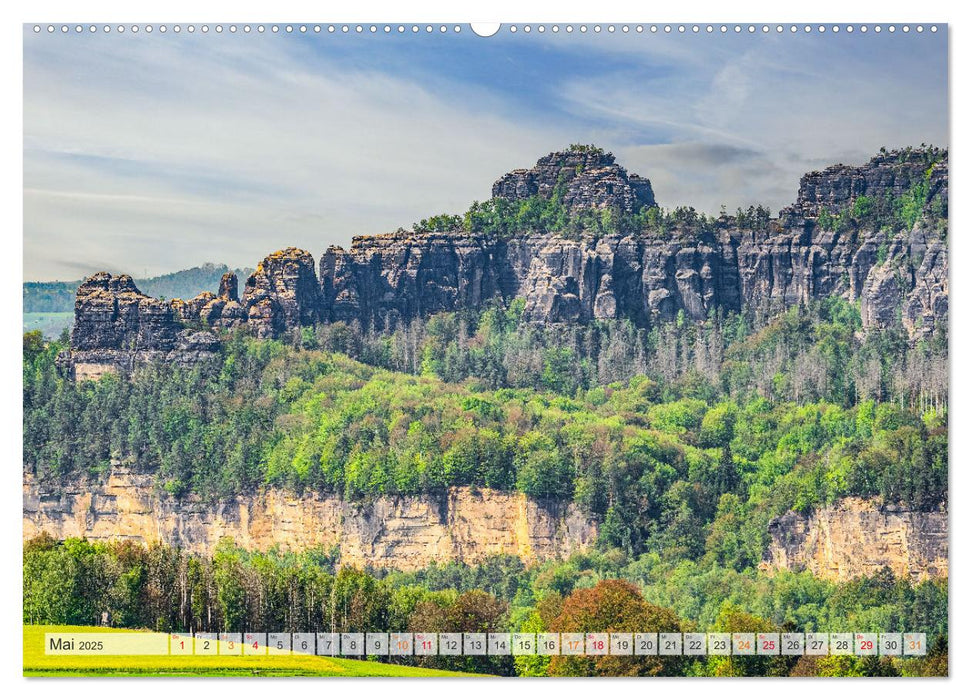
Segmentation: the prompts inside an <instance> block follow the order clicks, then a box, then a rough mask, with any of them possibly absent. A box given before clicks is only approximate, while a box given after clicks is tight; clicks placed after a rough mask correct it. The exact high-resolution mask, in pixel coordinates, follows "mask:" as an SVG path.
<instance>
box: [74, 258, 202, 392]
mask: <svg viewBox="0 0 971 700" xmlns="http://www.w3.org/2000/svg"><path fill="white" fill-rule="evenodd" d="M208 296H209V297H211V296H212V295H211V294H210V295H208ZM200 297H201V298H200ZM200 297H196V299H194V300H192V301H190V302H183V301H182V300H181V299H174V300H172V301H163V300H161V299H154V298H152V297H149V296H146V295H144V294H142V293H141V292H140V291H139V290H138V288H137V287H136V286H135V283H134V282H133V281H132V278H131V277H129V276H128V275H118V276H116V277H113V276H111V275H109V274H108V273H106V272H100V273H98V274H96V275H94V276H92V277H89V278H88V279H87V280H85V281H84V283H83V284H82V285H81V286H80V287H79V288H78V293H77V300H76V302H75V306H74V318H75V324H74V330H73V331H72V333H71V350H70V351H66V352H65V353H62V357H61V358H59V359H60V361H61V363H62V365H64V366H66V368H67V369H68V370H69V371H70V372H71V373H72V375H73V376H74V377H75V378H77V379H97V378H98V377H100V376H101V375H102V374H104V373H105V372H106V371H112V370H117V369H121V370H123V371H130V370H131V369H133V368H134V367H135V365H137V364H144V363H148V362H156V361H161V362H175V363H179V364H193V363H196V362H200V361H204V360H206V359H209V358H212V357H213V356H214V352H215V351H216V350H217V349H218V347H219V341H218V340H217V338H216V336H215V335H214V334H213V333H212V332H210V331H208V330H196V329H192V328H190V327H187V326H186V324H185V321H186V320H190V319H191V318H196V319H198V317H199V312H198V311H197V309H201V308H202V307H203V302H204V301H207V300H208V297H206V296H205V295H200ZM193 313H194V314H195V316H194V317H193V316H192V314H193ZM186 314H188V315H186Z"/></svg>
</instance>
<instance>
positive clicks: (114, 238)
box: [24, 34, 947, 279]
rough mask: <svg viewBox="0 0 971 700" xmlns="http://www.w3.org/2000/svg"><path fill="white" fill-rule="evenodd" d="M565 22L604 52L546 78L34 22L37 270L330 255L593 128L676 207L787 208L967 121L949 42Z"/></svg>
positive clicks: (136, 268) (449, 207) (454, 201)
mask: <svg viewBox="0 0 971 700" xmlns="http://www.w3.org/2000/svg"><path fill="white" fill-rule="evenodd" d="M871 38H872V37H868V38H867V40H869V39H871ZM346 39H348V40H351V39H352V38H346ZM538 39H540V37H533V38H532V39H527V41H536V40H538ZM563 39H564V37H557V38H556V39H552V38H546V39H542V40H541V41H538V42H537V43H536V44H534V46H536V47H537V49H536V50H537V51H543V50H544V47H547V48H550V47H554V46H556V47H558V49H564V48H568V49H569V50H572V51H575V52H585V53H583V59H584V62H583V63H582V67H583V69H582V70H576V71H575V72H571V71H570V70H562V71H561V70H558V67H557V66H556V65H555V64H554V65H551V67H550V68H549V75H548V80H546V81H545V82H544V84H543V85H536V86H534V87H527V88H524V86H523V85H516V86H513V85H509V86H506V85H504V84H502V83H501V81H499V82H496V83H491V84H488V85H487V84H485V82H483V83H481V84H479V83H476V82H475V81H467V82H465V83H463V82H462V81H461V75H459V77H458V78H457V77H456V74H455V72H452V73H451V74H450V75H449V76H448V77H446V75H445V74H446V73H448V71H447V70H445V68H446V67H447V66H446V64H447V62H448V61H449V60H450V56H449V54H447V53H444V52H443V54H442V62H443V64H442V69H441V71H440V72H441V75H436V74H433V75H431V76H425V79H422V78H420V77H418V75H419V73H418V72H417V71H408V70H404V69H403V68H402V66H400V65H398V66H395V65H393V64H388V65H385V66H384V68H382V69H379V68H378V66H379V65H380V63H379V62H376V61H372V60H370V58H371V57H370V56H369V55H368V54H366V53H361V54H358V55H354V56H351V57H348V56H346V55H345V56H344V57H343V58H341V57H338V56H337V55H336V54H333V55H332V54H327V55H324V54H323V53H322V52H319V51H313V50H312V48H311V47H310V46H309V44H308V43H306V42H300V41H297V40H295V39H294V38H290V37H272V36H262V37H257V36H250V37H243V36H232V37H231V36H206V37H202V36H197V37H187V36H183V37H178V38H175V37H162V36H138V37H133V36H124V37H121V36H111V37H104V36H100V35H95V36H92V37H88V36H79V37H71V36H68V37H58V36H53V37H48V36H44V35H41V36H34V35H32V34H28V35H26V36H25V67H24V123H25V127H24V130H25V133H24V149H25V150H24V186H25V193H24V221H25V225H24V269H25V276H26V278H28V279H45V278H56V277H60V278H69V279H71V278H77V277H79V276H80V274H82V272H93V271H95V270H97V269H100V268H101V267H105V266H110V267H112V269H115V270H129V271H133V272H134V273H136V274H144V273H145V271H147V272H148V273H149V274H153V273H161V272H166V271H171V270H173V269H179V268H182V267H186V266H190V265H194V264H199V263H201V262H204V261H207V260H208V261H213V262H225V263H227V264H229V265H237V266H244V265H249V266H251V265H254V264H255V263H256V262H257V261H259V260H260V259H261V258H262V257H263V256H265V255H266V254H267V253H269V252H271V251H272V250H275V249H278V248H282V247H285V246H288V245H297V246H301V247H304V248H307V249H308V250H310V251H311V252H312V253H313V254H314V255H315V256H319V255H320V253H321V252H322V251H323V250H324V249H325V248H326V247H327V246H328V245H330V244H347V243H348V242H349V241H350V238H351V236H353V235H357V234H361V233H375V232H380V231H386V230H391V229H394V228H396V227H398V226H409V225H410V224H411V223H412V222H413V221H415V220H417V219H419V218H421V217H423V216H427V215H429V214H432V213H438V212H442V211H453V212H459V211H462V210H464V209H465V208H466V207H467V205H468V204H469V202H470V201H471V200H473V199H484V198H486V197H488V196H489V193H490V186H491V184H492V182H493V180H494V179H495V178H497V177H498V176H499V175H501V174H502V173H504V172H506V171H508V170H509V169H511V168H514V167H524V166H528V165H530V164H531V163H532V162H534V160H535V159H536V158H537V157H539V156H541V155H544V154H545V153H547V152H549V151H551V150H554V149H556V148H559V147H562V146H564V145H566V144H569V143H572V142H578V141H580V142H596V143H599V144H600V145H603V146H605V147H606V148H608V149H610V150H613V151H614V153H615V154H616V155H617V158H618V161H619V162H620V163H621V164H623V165H625V166H627V167H628V168H629V169H630V170H631V171H634V172H639V173H640V174H641V175H644V176H646V177H649V178H651V180H652V182H653V183H654V187H655V192H656V193H657V196H658V200H659V201H660V202H661V203H662V204H663V205H667V206H672V205H676V204H692V205H694V206H696V207H697V208H699V209H701V210H704V211H710V212H713V211H717V209H718V207H719V206H720V205H722V204H725V205H727V206H728V208H729V209H734V208H735V207H736V206H747V205H748V204H752V203H757V202H760V203H765V204H769V205H770V206H772V207H773V208H776V209H777V208H779V207H780V206H782V205H784V204H786V203H788V202H789V201H791V200H792V198H793V197H794V195H795V191H796V188H797V186H798V180H799V176H800V175H801V174H802V173H803V172H805V171H806V170H809V169H813V168H818V167H822V166H825V165H827V164H829V163H831V162H834V161H839V160H843V161H844V162H860V161H863V160H865V159H866V158H867V157H868V156H869V155H871V154H872V153H873V152H875V151H876V150H877V149H878V148H879V147H880V146H882V145H887V146H895V145H903V144H908V143H913V144H916V143H920V142H921V141H933V142H936V143H944V142H945V140H946V137H947V131H946V130H947V113H946V104H945V99H946V92H945V90H946V83H945V81H944V78H945V76H944V75H943V74H942V72H943V68H942V66H943V65H946V64H945V63H943V55H940V56H939V55H938V54H943V52H941V51H937V52H930V53H928V54H927V55H913V56H912V55H908V54H907V53H906V52H905V51H900V50H891V48H888V45H887V44H874V48H873V51H872V55H870V54H868V53H866V52H863V51H855V52H854V51H851V50H849V49H848V48H846V47H843V46H841V45H840V44H839V42H828V43H827V42H823V41H816V42H813V41H809V40H808V39H807V38H806V37H788V36H785V37H752V38H751V39H750V40H746V37H690V38H689V37H660V36H658V37H647V36H644V37H640V36H639V37H625V38H623V39H621V37H612V38H610V39H609V40H608V38H607V37H601V38H600V39H598V40H594V39H593V37H587V38H586V39H583V40H581V41H573V42H570V41H563ZM576 39H580V38H579V37H576ZM897 39H899V40H901V41H910V40H911V38H904V37H898V38H897ZM335 40H337V41H341V39H340V38H338V37H335ZM503 41H507V42H511V41H512V40H511V39H509V40H507V39H504V40H503ZM507 45H510V46H511V44H507ZM335 46H337V45H336V44H335ZM362 46H366V45H362ZM821 48H825V50H824V51H823V50H820V49H821ZM365 50H366V49H365ZM537 55H538V54H537ZM601 59H602V61H601ZM400 60H401V61H406V60H408V59H407V53H402V54H401V59H400ZM574 63H576V62H574ZM601 66H602V67H601ZM426 70H427V69H426ZM499 70H500V67H499V66H497V67H496V71H499ZM507 70H508V69H507ZM935 71H936V72H935ZM406 76H410V77H406ZM524 89H526V90H529V89H534V90H535V94H534V95H527V96H525V97H529V96H531V97H533V98H534V99H533V102H532V104H530V105H529V109H520V107H521V105H522V103H523V100H524V95H523V93H522V91H523V90H524ZM543 100H546V102H542V101H543Z"/></svg>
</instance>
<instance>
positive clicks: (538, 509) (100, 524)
mask: <svg viewBox="0 0 971 700" xmlns="http://www.w3.org/2000/svg"><path fill="white" fill-rule="evenodd" d="M23 504H24V505H23V530H24V532H23V535H24V538H25V539H27V538H31V537H35V536H37V535H39V534H41V533H42V532H46V533H47V534H49V535H51V536H53V537H55V538H58V539H62V538H66V537H87V538H88V539H90V540H117V539H123V540H133V541H136V542H142V543H151V542H163V543H166V544H170V545H177V546H181V547H183V548H185V549H188V550H190V551H193V552H196V553H203V552H211V551H212V550H213V549H214V548H215V546H216V545H217V544H218V542H219V540H220V539H221V538H224V537H228V538H231V539H233V540H234V541H235V542H236V543H237V544H238V545H239V546H241V547H244V548H246V549H251V550H261V551H265V550H267V549H269V548H271V547H274V546H278V547H280V548H282V549H286V550H302V549H307V548H311V547H325V548H328V549H329V548H330V547H334V546H336V547H338V548H339V551H340V559H341V563H342V564H346V565H355V566H372V567H376V568H380V567H385V568H396V569H401V570H410V569H417V568H422V567H425V566H428V565H429V564H431V563H432V562H435V561H437V562H445V561H451V560H459V561H465V562H475V561H478V560H480V559H482V558H483V557H485V556H486V555H489V554H498V553H502V554H512V555H515V556H518V557H520V558H521V559H523V560H524V561H536V560H542V559H550V558H563V557H566V556H568V555H569V554H570V553H572V552H574V551H577V550H581V549H584V548H586V547H588V546H590V545H592V544H593V542H594V540H595V539H596V536H597V528H596V525H595V523H593V522H592V521H590V520H588V519H587V518H585V517H584V516H583V515H582V514H581V513H580V511H579V510H578V509H577V508H576V506H574V505H572V504H564V503H557V502H539V501H535V500H531V499H528V498H526V497H525V496H523V495H522V494H513V493H503V492H497V491H490V490H489V489H479V490H477V489H471V488H454V489H451V490H450V491H449V492H448V494H447V495H446V496H444V497H442V498H440V499H437V498H435V497H432V496H422V497H394V498H392V497H383V498H378V499H376V500H374V501H371V502H368V503H365V504H353V503H348V502H346V501H343V500H341V499H340V498H338V497H336V496H323V495H319V494H309V495H304V496H297V495H294V494H291V493H287V492H285V491H280V490H274V489H270V490H267V491H264V492H261V493H257V494H253V495H246V496H237V497H235V498H233V499H231V500H229V501H225V502H222V503H219V504H215V505H214V504H208V503H204V502H202V501H200V500H198V499H197V498H194V497H190V498H186V499H181V500H177V499H174V498H172V497H171V496H169V495H168V494H166V493H165V492H164V491H160V490H158V489H156V488H155V486H154V481H153V476H152V475H151V474H142V473H137V472H133V471H131V470H128V469H125V468H122V467H119V466H116V467H115V468H114V469H113V470H112V472H111V473H110V474H109V475H108V478H107V479H106V480H105V481H96V480H85V479H79V480H74V481H67V482H57V483H55V482H44V481H39V480H38V479H36V478H35V477H34V475H33V474H31V473H29V472H25V473H24V485H23Z"/></svg>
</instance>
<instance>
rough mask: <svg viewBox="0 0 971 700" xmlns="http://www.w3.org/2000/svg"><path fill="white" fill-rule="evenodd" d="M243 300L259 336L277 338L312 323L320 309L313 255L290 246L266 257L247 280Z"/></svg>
mask: <svg viewBox="0 0 971 700" xmlns="http://www.w3.org/2000/svg"><path fill="white" fill-rule="evenodd" d="M242 303H243V308H244V309H245V310H246V317H247V323H248V324H249V326H250V327H251V328H252V329H253V332H254V333H255V334H256V337H258V338H276V337H279V336H280V335H283V334H284V333H285V332H286V331H287V330H288V329H292V328H299V327H300V326H309V325H313V324H314V323H316V322H317V319H318V314H319V310H320V284H319V283H318V281H317V273H316V271H315V270H314V259H313V256H312V255H311V254H310V253H308V252H307V251H305V250H300V249H299V248H287V249H286V250H281V251H278V252H276V253H273V254H272V255H269V256H267V257H265V258H264V259H263V262H261V263H260V264H259V265H257V267H256V270H255V271H254V272H253V274H251V275H250V276H249V279H247V280H246V290H245V291H244V292H243V302H242Z"/></svg>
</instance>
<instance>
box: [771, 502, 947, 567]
mask: <svg viewBox="0 0 971 700" xmlns="http://www.w3.org/2000/svg"><path fill="white" fill-rule="evenodd" d="M947 531H948V528H947V510H946V509H942V510H937V511H930V512H919V511H911V510H907V509H906V508H904V507H902V506H888V505H883V504H881V503H880V502H879V501H866V500H863V499H860V498H845V499H843V500H841V501H840V502H838V503H837V504H835V505H833V506H829V507H827V508H823V509H821V510H818V511H815V512H813V513H812V514H810V515H800V514H799V513H792V512H790V513H787V514H786V515H784V516H782V517H781V518H776V519H775V520H773V521H772V523H771V524H770V525H769V535H770V536H771V544H770V545H769V548H768V551H766V553H765V557H764V560H763V563H762V568H763V569H766V570H773V569H789V570H797V571H798V570H806V569H808V570H809V571H811V572H812V573H813V574H814V575H815V576H818V577H820V578H826V579H832V580H837V581H845V580H848V579H852V578H856V577H858V576H872V575H874V574H876V573H878V572H879V571H880V570H881V569H883V568H884V567H887V568H889V569H890V570H891V571H893V573H894V574H895V575H896V576H897V577H899V578H909V579H911V580H920V579H925V578H936V577H941V576H947V574H948V538H947Z"/></svg>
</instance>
